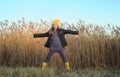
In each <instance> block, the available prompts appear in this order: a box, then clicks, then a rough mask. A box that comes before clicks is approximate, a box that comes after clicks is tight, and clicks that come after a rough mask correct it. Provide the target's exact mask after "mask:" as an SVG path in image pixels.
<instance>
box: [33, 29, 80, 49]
mask: <svg viewBox="0 0 120 77" xmlns="http://www.w3.org/2000/svg"><path fill="white" fill-rule="evenodd" d="M57 32H58V37H59V40H60V42H61V45H62V47H65V46H67V42H66V39H65V34H75V35H77V34H78V32H79V31H71V30H64V29H60V28H59V29H57ZM51 36H52V35H51V34H49V31H48V32H46V33H42V34H34V38H39V37H48V40H47V42H46V44H45V47H48V48H49V47H50V44H49V41H50V38H51Z"/></svg>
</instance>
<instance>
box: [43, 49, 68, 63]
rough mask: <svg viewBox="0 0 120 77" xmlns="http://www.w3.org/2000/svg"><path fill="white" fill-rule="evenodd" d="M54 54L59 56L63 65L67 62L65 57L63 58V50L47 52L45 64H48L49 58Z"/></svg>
mask: <svg viewBox="0 0 120 77" xmlns="http://www.w3.org/2000/svg"><path fill="white" fill-rule="evenodd" d="M54 52H57V53H59V55H60V56H61V58H62V60H63V62H64V63H65V62H67V60H66V57H65V55H64V53H63V50H62V51H49V53H48V55H47V57H46V59H45V62H47V63H48V62H49V60H50V58H51V56H52V55H53V53H54Z"/></svg>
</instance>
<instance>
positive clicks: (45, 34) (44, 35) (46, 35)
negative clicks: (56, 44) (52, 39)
mask: <svg viewBox="0 0 120 77" xmlns="http://www.w3.org/2000/svg"><path fill="white" fill-rule="evenodd" d="M48 36H49V32H46V33H41V34H34V38H39V37H48Z"/></svg>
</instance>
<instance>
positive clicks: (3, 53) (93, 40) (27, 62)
mask: <svg viewBox="0 0 120 77" xmlns="http://www.w3.org/2000/svg"><path fill="white" fill-rule="evenodd" d="M60 27H61V28H64V29H70V30H79V31H80V32H81V34H80V36H77V35H70V34H68V35H66V39H67V42H68V46H67V47H65V50H64V53H65V55H66V57H67V59H68V61H69V62H70V66H71V68H72V69H76V70H77V69H81V68H91V67H95V68H98V69H100V68H114V67H115V68H120V25H118V26H116V25H111V24H108V25H105V26H99V25H96V24H86V23H85V22H84V21H81V20H80V21H79V22H78V23H76V24H68V23H61V24H60ZM49 28H51V23H50V22H47V21H44V20H41V21H40V22H26V21H25V19H24V18H22V19H20V20H18V21H15V22H9V21H8V20H5V21H2V22H0V66H1V67H3V66H5V67H39V68H41V64H42V62H43V61H44V59H45V57H46V55H47V53H48V49H47V48H45V47H44V44H45V42H46V39H47V38H33V34H34V33H44V32H46V31H48V30H49ZM49 67H52V68H54V67H55V68H59V69H63V68H64V64H63V62H62V60H61V58H60V56H59V55H58V54H57V53H55V54H54V55H53V56H52V58H51V60H50V62H49Z"/></svg>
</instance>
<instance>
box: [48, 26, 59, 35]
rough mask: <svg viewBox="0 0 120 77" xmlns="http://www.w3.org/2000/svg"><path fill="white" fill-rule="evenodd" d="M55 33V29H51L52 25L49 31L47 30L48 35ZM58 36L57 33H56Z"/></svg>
mask: <svg viewBox="0 0 120 77" xmlns="http://www.w3.org/2000/svg"><path fill="white" fill-rule="evenodd" d="M58 28H59V26H58ZM54 33H55V29H54V27H53V24H52V27H51V29H50V30H49V35H52V34H54ZM57 34H58V33H57Z"/></svg>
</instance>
